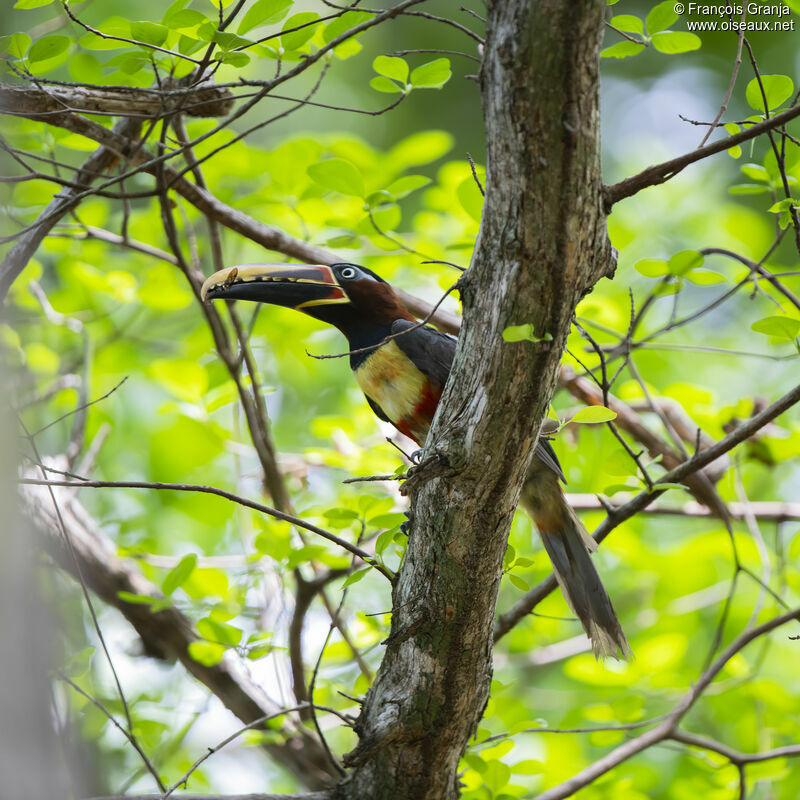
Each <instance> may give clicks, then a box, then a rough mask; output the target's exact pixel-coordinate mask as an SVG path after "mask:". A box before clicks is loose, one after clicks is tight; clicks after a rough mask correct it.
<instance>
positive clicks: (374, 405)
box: [364, 394, 391, 422]
mask: <svg viewBox="0 0 800 800" xmlns="http://www.w3.org/2000/svg"><path fill="white" fill-rule="evenodd" d="M364 399H365V400H366V401H367V403H369V407H370V408H371V409H372V413H373V414H375V416H376V417H377V418H378V419H382V420H383V421H384V422H391V420H390V419H389V417H387V416H386V414H385V413H384V411H383V409H382V408H381V407H380V406H379V405H378V404H377V403H376V402H375V401H374V400H373V399H372V398H371V397H370V396H369V395H368V394H365V395H364Z"/></svg>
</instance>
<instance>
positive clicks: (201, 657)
mask: <svg viewBox="0 0 800 800" xmlns="http://www.w3.org/2000/svg"><path fill="white" fill-rule="evenodd" d="M188 650H189V655H190V656H191V657H192V659H193V660H194V661H196V662H197V663H198V664H202V665H203V666H204V667H213V666H215V665H216V664H219V662H220V661H222V659H223V658H224V657H225V647H224V646H223V645H221V644H216V643H214V642H192V643H191V644H190V645H189V648H188Z"/></svg>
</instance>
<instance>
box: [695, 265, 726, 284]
mask: <svg viewBox="0 0 800 800" xmlns="http://www.w3.org/2000/svg"><path fill="white" fill-rule="evenodd" d="M686 278H687V280H690V281H691V282H692V283H694V284H696V285H697V286H713V285H714V284H715V283H725V281H726V280H727V278H726V277H725V276H724V275H722V274H721V273H719V272H715V271H714V270H713V269H704V268H703V269H690V270H689V271H688V272H687V273H686Z"/></svg>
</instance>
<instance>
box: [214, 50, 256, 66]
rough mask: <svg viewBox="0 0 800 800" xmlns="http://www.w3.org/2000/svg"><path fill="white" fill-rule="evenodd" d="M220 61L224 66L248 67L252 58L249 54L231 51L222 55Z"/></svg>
mask: <svg viewBox="0 0 800 800" xmlns="http://www.w3.org/2000/svg"><path fill="white" fill-rule="evenodd" d="M219 61H221V62H222V63H223V64H230V65H231V66H232V67H246V66H247V65H248V64H249V63H250V56H249V55H247V53H240V52H238V51H235V50H231V51H228V52H227V53H221V54H220V56H219Z"/></svg>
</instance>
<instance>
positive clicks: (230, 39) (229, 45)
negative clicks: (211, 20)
mask: <svg viewBox="0 0 800 800" xmlns="http://www.w3.org/2000/svg"><path fill="white" fill-rule="evenodd" d="M212 41H214V42H216V43H217V44H218V45H219V46H220V47H221V48H222V49H223V50H233V49H234V48H235V47H246V46H247V45H251V44H253V40H252V39H245V37H244V36H237V35H236V34H235V33H228V32H227V31H215V32H214V35H213V37H212Z"/></svg>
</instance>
